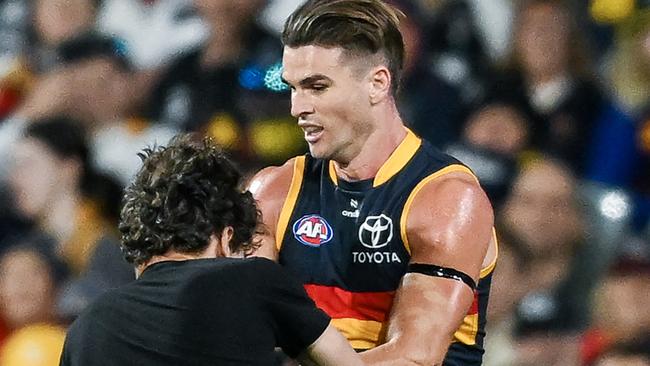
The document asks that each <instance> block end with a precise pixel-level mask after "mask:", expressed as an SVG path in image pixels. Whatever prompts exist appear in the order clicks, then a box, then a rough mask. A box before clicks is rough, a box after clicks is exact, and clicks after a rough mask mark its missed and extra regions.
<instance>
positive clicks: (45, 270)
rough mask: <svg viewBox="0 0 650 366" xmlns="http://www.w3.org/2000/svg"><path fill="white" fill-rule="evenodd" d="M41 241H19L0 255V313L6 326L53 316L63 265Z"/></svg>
mask: <svg viewBox="0 0 650 366" xmlns="http://www.w3.org/2000/svg"><path fill="white" fill-rule="evenodd" d="M42 244H44V243H41V242H39V243H33V244H30V243H26V244H20V245H17V246H15V247H13V248H11V249H9V250H7V251H6V252H4V253H3V254H2V255H1V256H0V310H1V311H0V316H2V318H3V319H4V321H5V322H6V324H7V325H8V326H9V328H10V329H17V328H20V327H23V326H26V325H29V324H34V323H39V322H48V321H52V320H54V304H55V300H56V295H57V290H58V285H59V283H60V281H61V280H62V279H63V277H64V276H65V265H64V264H63V263H62V262H61V261H59V260H58V259H57V258H56V257H55V256H54V254H53V253H48V252H46V251H45V250H44V249H43V248H42V247H43V245H42Z"/></svg>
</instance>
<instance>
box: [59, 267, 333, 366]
mask: <svg viewBox="0 0 650 366" xmlns="http://www.w3.org/2000/svg"><path fill="white" fill-rule="evenodd" d="M328 324H329V318H328V317H327V315H325V313H323V312H322V311H321V310H319V309H318V308H316V306H315V305H314V303H313V302H312V301H311V299H309V297H308V296H307V294H306V293H305V291H304V289H303V288H302V286H301V285H300V284H299V283H297V282H296V281H295V280H294V279H293V278H291V277H289V275H287V274H286V273H285V272H284V269H282V268H281V267H280V266H279V265H278V264H276V263H273V262H271V261H269V260H267V259H262V258H251V259H225V258H220V259H197V260H188V261H169V262H160V263H156V264H154V265H152V266H150V267H149V268H147V269H146V270H145V271H144V272H143V273H142V275H141V276H140V278H139V279H138V280H136V281H134V282H132V283H130V284H128V285H126V286H123V287H121V288H119V289H116V290H114V291H110V292H108V293H107V294H105V295H103V296H102V297H100V298H99V299H98V300H97V301H96V302H95V303H94V304H93V305H91V306H90V307H89V309H88V310H87V311H86V312H85V313H84V314H82V315H81V316H80V317H79V318H78V319H77V320H76V321H75V322H74V323H73V324H72V326H71V327H70V329H69V330H68V335H67V338H66V342H65V346H64V350H63V355H62V356H61V363H60V365H64V366H77V365H79V366H81V365H83V366H93V365H115V366H118V365H119V366H128V365H138V366H145V365H157V366H164V365H170V366H171V365H174V366H180V365H271V364H272V363H273V359H274V348H275V347H276V346H277V347H281V348H282V349H283V350H284V351H285V352H286V353H287V354H289V355H290V356H295V355H297V354H298V353H300V352H301V351H303V350H304V349H305V348H306V347H307V346H309V345H310V344H312V343H313V342H315V341H316V339H318V337H319V336H320V335H321V334H322V333H323V332H324V330H325V328H326V327H327V325H328Z"/></svg>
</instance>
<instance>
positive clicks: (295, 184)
mask: <svg viewBox="0 0 650 366" xmlns="http://www.w3.org/2000/svg"><path fill="white" fill-rule="evenodd" d="M304 174H305V157H304V156H298V157H296V159H295V161H294V163H293V176H292V177H291V185H290V186H289V193H287V198H286V199H285V200H284V204H283V205H282V210H281V211H280V217H279V218H278V226H277V228H276V231H275V246H276V247H277V248H278V250H280V248H281V247H282V242H283V241H284V234H285V233H286V231H287V226H288V225H289V219H291V214H292V213H293V209H294V207H295V206H296V202H297V201H298V193H300V188H301V186H302V178H303V175H304Z"/></svg>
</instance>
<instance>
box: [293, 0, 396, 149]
mask: <svg viewBox="0 0 650 366" xmlns="http://www.w3.org/2000/svg"><path fill="white" fill-rule="evenodd" d="M399 14H400V13H399V11H397V10H395V9H394V8H393V7H391V6H389V5H387V4H385V3H384V2H382V1H380V0H333V1H320V0H309V1H307V2H306V3H304V4H303V5H302V6H300V7H299V8H298V9H297V10H296V11H295V12H294V13H293V14H291V16H289V18H288V19H287V22H286V23H285V26H284V31H283V33H282V42H283V44H284V57H283V64H284V71H283V75H282V76H283V78H284V79H285V80H286V81H287V82H288V83H289V84H290V86H291V89H292V91H291V113H292V115H293V116H295V117H297V118H298V124H299V125H300V127H301V128H302V129H303V130H304V131H305V138H306V140H307V142H308V143H309V148H310V151H311V153H312V155H314V156H315V157H318V158H333V159H336V160H339V161H346V160H348V161H349V160H350V159H351V158H352V157H353V156H355V155H356V154H357V153H358V151H359V150H360V147H361V146H362V145H363V143H364V141H365V137H367V136H369V135H370V134H371V133H372V132H373V131H374V130H376V129H377V127H378V126H377V123H379V122H377V121H376V119H377V118H376V117H377V115H385V114H386V112H387V111H388V109H387V108H392V109H394V103H395V99H394V97H395V94H396V92H397V89H398V87H399V80H400V76H401V73H402V68H403V63H404V42H403V40H402V36H401V33H400V32H399V17H400V15H399ZM394 110H396V109H394ZM379 111H381V113H380V112H379Z"/></svg>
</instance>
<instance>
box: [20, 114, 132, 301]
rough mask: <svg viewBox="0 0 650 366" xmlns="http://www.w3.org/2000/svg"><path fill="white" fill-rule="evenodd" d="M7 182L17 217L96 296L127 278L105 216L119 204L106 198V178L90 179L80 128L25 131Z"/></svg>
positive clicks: (45, 123)
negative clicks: (48, 241)
mask: <svg viewBox="0 0 650 366" xmlns="http://www.w3.org/2000/svg"><path fill="white" fill-rule="evenodd" d="M9 182H10V186H11V188H12V190H13V192H14V193H15V197H16V203H17V207H18V209H19V211H20V212H21V213H22V214H23V215H24V216H25V217H27V218H28V219H30V220H31V221H32V222H33V223H34V224H35V227H38V228H40V229H41V230H43V231H44V232H45V233H46V234H47V235H49V236H51V237H52V238H54V239H55V241H56V245H55V252H56V253H57V255H58V256H60V257H61V258H62V259H63V260H64V261H65V262H66V263H67V264H68V266H69V267H70V269H71V271H72V273H73V274H74V275H75V276H77V277H79V276H86V277H87V278H92V279H93V281H94V282H93V283H94V285H95V287H96V288H98V289H99V290H102V289H106V288H110V287H114V286H117V285H119V284H122V283H125V282H127V281H129V280H130V279H131V278H132V277H133V274H132V271H131V270H130V268H129V266H128V265H127V264H126V263H125V262H124V261H123V260H122V259H121V258H120V257H121V255H120V251H119V247H118V243H117V236H116V233H115V223H114V222H111V221H110V220H109V218H108V217H109V216H110V215H108V214H107V212H116V211H117V208H112V209H111V207H113V206H114V205H117V204H118V202H119V198H118V199H116V198H113V197H109V196H107V195H106V192H107V191H106V189H107V188H106V187H110V185H109V186H107V183H106V182H107V181H106V178H103V177H101V176H99V175H97V174H94V173H93V169H92V167H91V165H90V163H89V160H88V146H87V142H86V140H85V135H84V131H83V129H81V128H80V126H78V125H76V124H75V123H74V122H72V121H70V120H67V119H63V118H54V119H47V120H39V121H35V123H33V124H31V125H30V126H28V128H27V130H26V131H25V136H24V137H23V138H21V139H20V140H19V141H18V142H17V144H16V150H15V165H14V167H13V168H12V169H11V173H10V177H9ZM118 197H119V196H118ZM96 253H103V254H102V255H101V256H98V255H96ZM100 269H104V270H103V271H100ZM98 271H99V273H98ZM98 292H99V291H98ZM91 295H95V293H88V296H91Z"/></svg>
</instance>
